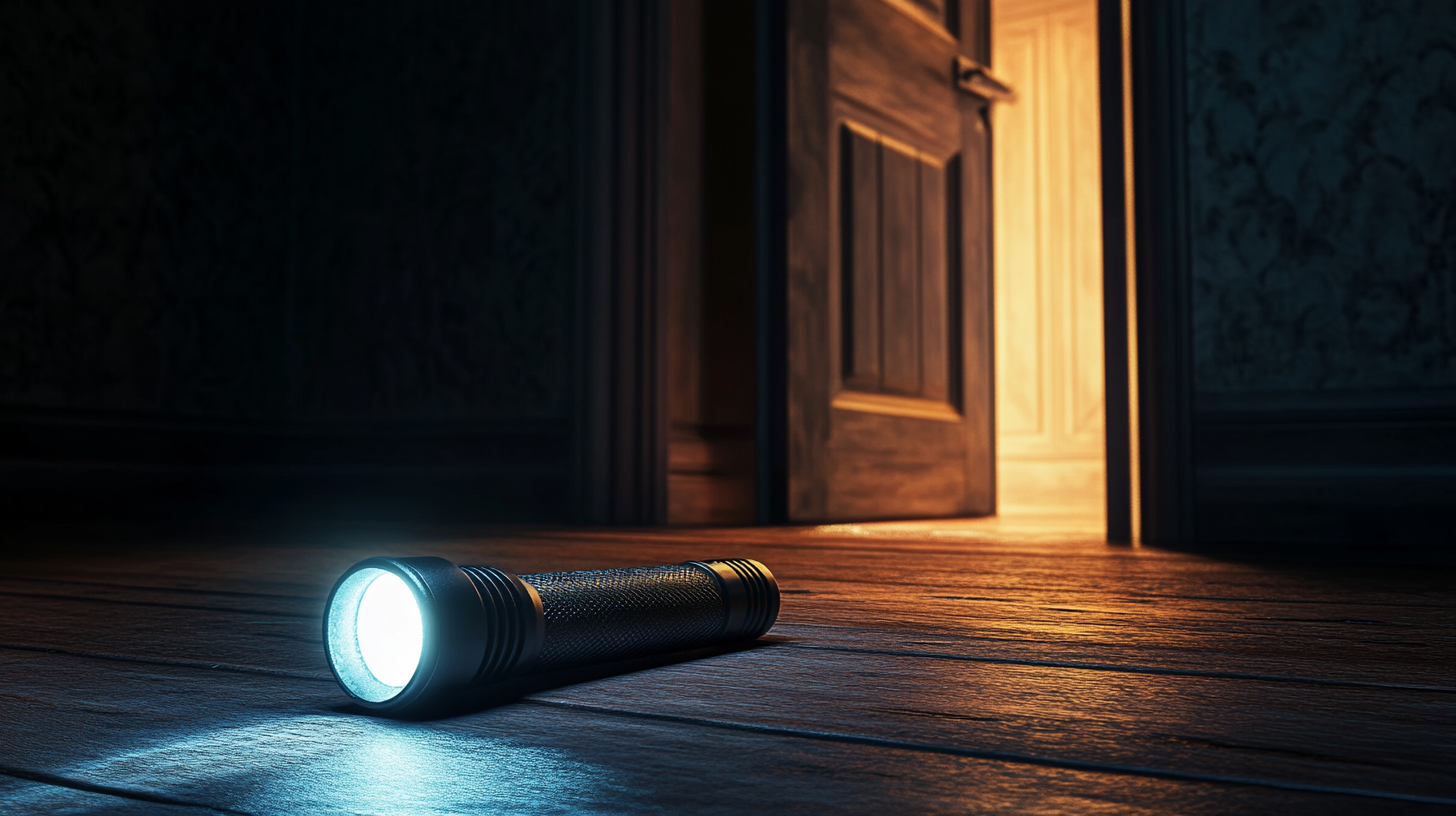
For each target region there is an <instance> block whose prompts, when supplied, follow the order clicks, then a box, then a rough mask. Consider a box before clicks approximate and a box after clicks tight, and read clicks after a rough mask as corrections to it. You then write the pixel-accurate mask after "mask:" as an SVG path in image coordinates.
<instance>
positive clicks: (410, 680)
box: [324, 558, 779, 712]
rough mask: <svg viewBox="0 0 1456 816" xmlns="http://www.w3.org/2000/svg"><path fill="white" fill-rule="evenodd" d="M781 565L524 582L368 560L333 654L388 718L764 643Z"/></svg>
mask: <svg viewBox="0 0 1456 816" xmlns="http://www.w3.org/2000/svg"><path fill="white" fill-rule="evenodd" d="M778 614H779V586H778V582H777V581H775V580H774V577H773V573H771V572H769V570H768V567H765V566H764V565H763V564H760V563H758V562H757V561H751V560H748V559H742V558H732V559H726V560H720V561H688V562H686V563H682V564H669V565H666V566H661V567H639V568H636V569H611V570H595V571H589V572H548V573H543V574H540V575H513V574H511V573H509V572H506V571H505V570H501V569H496V568H495V567H486V566H474V567H471V566H466V567H457V566H455V565H454V564H452V563H450V562H449V561H446V560H445V559H443V558H369V559H365V560H364V561H360V562H359V563H357V564H355V565H354V566H352V567H350V568H349V569H348V571H347V572H345V573H344V574H343V576H342V577H340V578H339V581H338V583H336V584H334V589H333V591H332V592H330V593H329V600H328V604H327V605H326V606H325V612H324V651H325V652H326V654H327V655H328V659H329V668H330V669H332V670H333V673H334V677H335V678H336V679H337V680H338V681H339V685H340V686H342V687H343V689H344V691H345V692H347V693H348V695H349V696H350V697H351V698H353V700H354V702H356V703H358V704H359V705H361V706H363V707H365V708H370V709H375V710H378V711H381V712H399V711H405V710H410V709H417V708H423V707H426V706H428V705H431V704H433V703H436V702H440V701H441V700H443V699H445V698H446V697H448V695H449V694H450V693H451V692H459V691H462V690H466V689H471V688H478V687H483V686H486V685H489V684H491V683H495V682H498V681H500V680H503V679H505V678H507V677H514V676H518V675H522V674H527V673H530V672H538V671H547V670H550V669H565V668H570V667H573V666H582V665H586V664H589V663H599V662H603V661H608V660H618V659H623V658H629V657H641V656H644V655H650V654H659V653H663V652H673V651H681V650H684V649H693V648H698V647H701V646H708V645H711V644H715V643H726V642H730V641H735V640H751V639H753V638H756V637H758V636H760V635H762V634H763V633H764V632H767V631H768V630H769V627H771V626H773V623H774V620H775V619H777V618H778Z"/></svg>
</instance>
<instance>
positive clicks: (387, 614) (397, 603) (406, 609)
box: [356, 571, 425, 687]
mask: <svg viewBox="0 0 1456 816" xmlns="http://www.w3.org/2000/svg"><path fill="white" fill-rule="evenodd" d="M356 625H357V630H356V631H357V634H356V637H358V638H359V654H360V656H362V657H363V658H364V665H365V667H366V668H368V669H369V673H370V674H372V675H374V677H375V679H376V680H378V681H379V682H381V683H383V684H385V685H386V686H395V687H398V686H403V685H405V684H406V683H408V682H409V681H410V678H411V677H414V674H415V669H416V668H418V666H419V664H420V648H421V646H422V645H423V644H424V640H425V628H424V625H423V623H422V622H421V621H420V607H419V604H418V603H416V602H415V596H414V593H413V592H410V588H409V587H408V586H406V585H405V582H404V580H403V579H401V578H400V577H399V576H398V575H395V574H394V573H392V572H382V571H381V572H380V574H379V576H378V577H376V578H375V579H374V581H373V582H371V583H370V584H369V588H368V589H366V590H364V597H363V598H361V599H360V600H359V616H358V618H357V624H356Z"/></svg>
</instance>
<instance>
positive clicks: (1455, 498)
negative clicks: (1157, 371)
mask: <svg viewBox="0 0 1456 816" xmlns="http://www.w3.org/2000/svg"><path fill="white" fill-rule="evenodd" d="M1199 409H1200V410H1199V411H1198V413H1197V415H1196V420H1195V423H1194V449H1195V461H1196V462H1197V467H1196V473H1197V475H1196V484H1197V493H1196V495H1197V503H1196V508H1195V512H1196V516H1195V523H1196V528H1197V538H1198V541H1199V542H1200V543H1204V544H1269V545H1294V546H1317V545H1337V546H1341V547H1347V548H1348V547H1355V548H1363V549H1367V550H1370V549H1400V548H1418V549H1419V548H1435V549H1456V394H1453V393H1451V392H1448V391H1444V390H1443V391H1431V392H1409V393H1406V392H1399V393H1397V392H1370V393H1361V392H1355V393H1345V394H1333V395H1310V394H1303V395H1257V396H1252V397H1242V398H1228V397H1225V398H1219V399H1213V400H1208V399H1203V398H1200V405H1199Z"/></svg>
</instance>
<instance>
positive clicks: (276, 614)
mask: <svg viewBox="0 0 1456 816" xmlns="http://www.w3.org/2000/svg"><path fill="white" fill-rule="evenodd" d="M0 595H6V596H9V597H12V598H45V599H47V600H52V601H80V602H82V603H107V604H120V605H122V606H154V607H160V608H162V609H187V610H192V611H199V612H227V613H230V614H238V615H266V616H268V617H271V618H300V619H305V620H307V619H311V618H317V617H319V615H318V614H317V613H312V612H310V613H303V612H278V611H275V610H271V609H237V608H235V607H228V606H200V605H197V604H177V603H167V602H165V601H128V600H123V599H121V598H93V597H89V596H86V595H53V594H42V593H39V592H8V591H5V590H0Z"/></svg>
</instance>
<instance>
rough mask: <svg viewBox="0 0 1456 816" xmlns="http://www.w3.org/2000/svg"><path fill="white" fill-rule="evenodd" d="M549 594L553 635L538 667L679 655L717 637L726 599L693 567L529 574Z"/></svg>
mask: <svg viewBox="0 0 1456 816" xmlns="http://www.w3.org/2000/svg"><path fill="white" fill-rule="evenodd" d="M521 580H522V581H524V582H526V583H528V584H530V585H531V586H533V587H535V589H536V592H537V593H539V594H540V596H541V607H542V611H543V613H544V614H545V617H546V639H545V642H544V643H543V644H542V646H541V657H540V659H539V661H538V662H537V663H536V668H537V669H538V670H544V669H556V668H562V667H564V666H578V665H581V664H583V663H596V662H600V661H604V660H617V659H620V658H625V657H634V656H637V655H643V654H650V653H653V652H671V651H677V650H679V649H685V648H691V647H692V646H700V645H704V644H707V643H710V642H712V641H713V640H715V639H716V638H717V637H718V635H719V634H720V632H721V630H722V629H723V622H724V609H723V607H724V599H723V592H722V591H721V590H720V589H719V582H718V581H717V580H715V577H714V576H713V575H711V574H710V573H709V572H708V571H707V570H704V569H703V568H701V567H698V566H694V565H689V564H671V565H668V566H663V567H641V568H638V569H613V570H596V571H592V572H552V573H545V574H542V575H522V576H521Z"/></svg>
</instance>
